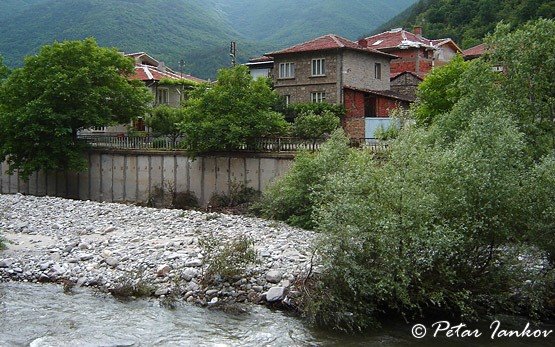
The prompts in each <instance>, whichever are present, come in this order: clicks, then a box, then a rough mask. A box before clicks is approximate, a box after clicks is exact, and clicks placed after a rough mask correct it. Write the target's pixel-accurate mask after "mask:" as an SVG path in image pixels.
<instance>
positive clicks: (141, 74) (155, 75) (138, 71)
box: [130, 64, 206, 83]
mask: <svg viewBox="0 0 555 347" xmlns="http://www.w3.org/2000/svg"><path fill="white" fill-rule="evenodd" d="M165 78H169V79H172V80H179V79H184V80H190V81H193V82H197V83H203V82H206V81H205V80H203V79H200V78H197V77H194V76H191V75H188V74H183V77H181V74H178V73H175V72H174V71H172V70H170V69H169V68H167V67H166V71H163V70H160V69H159V67H155V66H152V65H146V64H138V65H135V74H134V75H133V76H131V77H130V79H132V80H141V81H160V80H162V79H165Z"/></svg>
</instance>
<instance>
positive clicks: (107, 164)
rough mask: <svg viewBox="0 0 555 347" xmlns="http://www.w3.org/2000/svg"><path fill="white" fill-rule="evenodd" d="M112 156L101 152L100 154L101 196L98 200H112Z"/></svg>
mask: <svg viewBox="0 0 555 347" xmlns="http://www.w3.org/2000/svg"><path fill="white" fill-rule="evenodd" d="M112 161H113V156H112V155H111V154H103V155H101V156H100V163H101V167H102V169H101V170H100V175H101V182H102V184H101V187H100V189H101V197H100V201H108V202H110V201H113V196H114V195H113V194H114V192H113V190H112V187H113V183H114V182H113V179H114V176H113V170H112V165H113V163H112Z"/></svg>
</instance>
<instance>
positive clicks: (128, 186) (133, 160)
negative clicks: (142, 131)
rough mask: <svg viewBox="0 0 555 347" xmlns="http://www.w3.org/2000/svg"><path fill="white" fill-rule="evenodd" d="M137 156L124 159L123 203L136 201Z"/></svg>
mask: <svg viewBox="0 0 555 347" xmlns="http://www.w3.org/2000/svg"><path fill="white" fill-rule="evenodd" d="M137 173H138V171H137V156H135V155H127V156H126V158H125V187H124V190H125V194H124V197H123V198H124V200H125V201H136V199H137Z"/></svg>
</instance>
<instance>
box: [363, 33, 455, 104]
mask: <svg viewBox="0 0 555 347" xmlns="http://www.w3.org/2000/svg"><path fill="white" fill-rule="evenodd" d="M359 42H362V43H363V44H364V45H365V46H367V47H369V48H374V49H377V50H379V51H382V52H386V53H390V54H394V55H396V56H397V57H398V58H397V59H394V60H392V61H391V78H392V89H393V90H395V91H399V92H402V93H403V94H404V95H407V96H410V97H414V95H415V94H416V87H417V86H418V84H419V83H420V82H421V81H422V79H423V78H424V76H426V74H427V73H428V72H430V70H432V69H433V68H434V67H436V66H441V65H444V64H446V63H448V62H449V61H451V59H453V58H454V57H455V56H456V55H457V54H462V51H461V49H460V48H459V46H457V44H456V43H455V42H454V41H453V40H451V39H450V38H445V39H437V40H431V39H427V38H425V37H423V36H422V27H418V26H417V27H415V28H414V30H413V32H410V31H407V30H403V29H402V28H397V29H392V30H389V31H386V32H383V33H380V34H377V35H373V36H369V37H366V38H364V39H363V40H361V41H359ZM406 72H410V73H412V76H411V75H407V74H404V73H406ZM394 79H395V81H394Z"/></svg>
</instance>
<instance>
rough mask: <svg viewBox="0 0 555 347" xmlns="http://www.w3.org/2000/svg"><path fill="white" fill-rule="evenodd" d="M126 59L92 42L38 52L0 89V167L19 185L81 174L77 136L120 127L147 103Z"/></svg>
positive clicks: (145, 92)
mask: <svg viewBox="0 0 555 347" xmlns="http://www.w3.org/2000/svg"><path fill="white" fill-rule="evenodd" d="M133 73H134V66H133V62H132V61H131V59H129V58H126V57H124V56H123V55H122V54H120V53H118V51H117V50H115V49H108V48H102V47H99V46H98V45H97V43H96V42H95V40H93V39H86V40H83V41H65V42H61V43H54V44H52V45H47V46H44V47H43V48H42V49H41V50H40V52H39V54H38V55H36V56H30V57H27V58H26V59H25V63H24V66H23V67H22V68H20V69H16V70H14V71H13V73H12V74H11V75H10V76H9V77H8V79H7V80H6V81H5V83H3V85H2V87H1V89H0V159H7V161H8V163H9V165H10V171H11V172H13V171H14V170H17V171H19V173H20V175H21V176H22V177H24V178H26V177H28V176H29V175H30V174H31V173H32V172H34V171H36V170H39V169H44V170H65V169H69V170H81V169H84V164H85V163H84V160H83V158H82V153H81V152H82V150H83V148H84V147H85V144H83V143H81V142H80V141H79V140H78V139H77V133H78V131H79V130H80V129H86V128H92V127H100V126H106V125H110V124H115V123H127V122H129V121H130V119H131V118H132V117H136V116H139V115H143V114H145V112H146V111H147V107H148V103H149V101H150V100H151V98H152V96H151V94H150V92H149V91H148V89H146V88H145V87H144V86H143V85H142V84H141V83H140V82H138V81H137V82H130V81H128V79H127V78H126V77H127V76H130V75H131V74H133Z"/></svg>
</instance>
